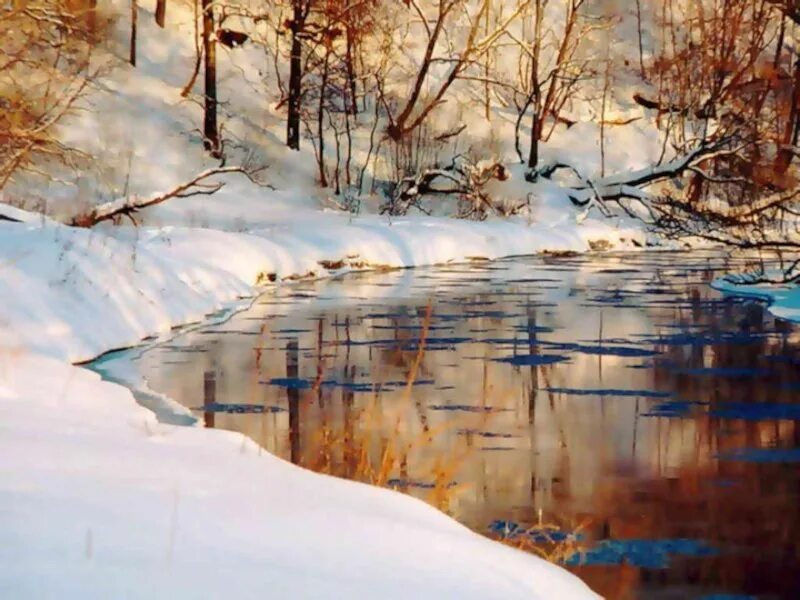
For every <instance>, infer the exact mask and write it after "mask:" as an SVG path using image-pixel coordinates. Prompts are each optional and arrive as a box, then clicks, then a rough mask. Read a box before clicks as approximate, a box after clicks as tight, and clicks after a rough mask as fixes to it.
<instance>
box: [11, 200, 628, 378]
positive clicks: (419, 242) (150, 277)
mask: <svg viewBox="0 0 800 600" xmlns="http://www.w3.org/2000/svg"><path fill="white" fill-rule="evenodd" d="M569 214H570V215H571V213H569ZM641 237H642V234H641V233H640V232H639V231H637V230H636V229H635V228H631V229H627V228H624V227H621V228H617V227H613V226H612V225H610V224H608V223H605V222H600V221H594V220H592V219H587V220H585V221H583V223H581V224H578V223H577V222H576V220H575V218H574V216H571V217H562V218H561V219H555V218H554V219H551V220H550V222H547V223H545V222H538V223H534V224H532V225H528V224H527V223H525V222H524V221H505V220H497V221H491V222H488V223H471V222H465V221H456V220H453V219H447V218H433V217H406V218H400V219H393V220H391V221H388V220H387V219H386V218H385V217H376V216H367V217H361V218H357V219H350V218H348V217H347V216H345V215H341V214H331V213H320V212H307V213H301V215H300V216H295V217H291V216H286V217H285V218H283V219H279V218H276V219H274V220H273V221H272V222H270V223H267V222H263V223H261V226H260V228H259V229H257V230H254V231H251V232H248V233H237V232H226V231H217V230H210V229H196V228H186V227H171V226H170V227H163V228H158V229H154V228H145V229H135V228H122V227H120V228H114V227H109V228H106V229H103V230H102V231H99V230H85V229H76V228H72V227H66V226H63V225H58V224H56V223H55V222H53V221H40V222H38V223H33V224H31V223H11V222H4V221H0V273H2V277H0V298H2V299H3V306H2V309H0V346H2V345H6V346H15V347H20V348H25V349H28V350H33V351H36V352H38V353H41V354H45V355H49V356H54V357H58V358H62V359H65V360H68V361H70V362H81V361H85V360H89V359H91V358H94V357H96V356H97V355H99V354H101V353H103V352H106V351H108V350H110V349H114V348H119V347H124V346H130V345H133V344H135V343H137V342H138V341H139V340H141V339H142V338H144V337H147V336H150V335H155V334H160V333H163V332H165V331H168V330H169V329H170V328H171V327H173V326H175V325H180V324H184V323H189V322H196V321H199V320H201V319H202V318H203V317H204V316H205V315H207V314H209V313H212V312H215V311H218V310H220V309H222V308H224V307H226V306H229V305H230V303H232V302H236V301H238V300H241V299H242V298H247V297H251V296H252V295H254V294H255V293H256V291H257V289H256V285H257V284H263V283H269V282H270V281H273V280H276V281H279V280H281V279H286V278H291V277H297V276H313V277H322V276H326V275H328V274H332V273H338V272H341V271H342V270H346V269H361V268H369V267H412V266H417V265H429V264H438V263H447V262H452V261H464V260H468V259H470V258H476V257H480V258H488V259H493V258H498V257H502V256H509V255H520V254H532V253H535V252H540V251H543V250H556V251H565V250H570V251H586V250H588V249H589V247H590V245H592V244H595V243H597V242H598V241H599V240H604V241H605V242H604V243H606V244H607V245H608V246H609V247H614V246H619V245H623V246H624V245H625V244H629V243H630V241H631V240H634V239H639V240H640V241H639V243H641Z"/></svg>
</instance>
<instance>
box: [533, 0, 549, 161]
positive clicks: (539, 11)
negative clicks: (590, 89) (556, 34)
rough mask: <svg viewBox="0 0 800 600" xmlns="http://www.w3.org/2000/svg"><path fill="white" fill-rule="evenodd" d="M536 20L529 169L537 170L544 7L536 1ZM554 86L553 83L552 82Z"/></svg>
mask: <svg viewBox="0 0 800 600" xmlns="http://www.w3.org/2000/svg"><path fill="white" fill-rule="evenodd" d="M535 8H536V12H535V15H534V18H535V19H536V25H535V27H534V33H533V52H532V56H531V94H532V96H533V119H532V121H531V147H530V151H529V152H528V168H529V169H536V167H537V165H538V164H539V139H540V138H541V137H542V114H541V110H542V87H541V85H540V83H539V56H540V53H541V50H542V15H543V12H544V11H543V6H542V2H541V1H540V0H536V7H535ZM550 85H551V86H552V85H553V83H552V82H551V83H550Z"/></svg>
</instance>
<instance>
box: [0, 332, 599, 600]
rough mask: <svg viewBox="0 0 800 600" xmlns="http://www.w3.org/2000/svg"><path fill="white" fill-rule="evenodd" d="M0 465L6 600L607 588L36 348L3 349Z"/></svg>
mask: <svg viewBox="0 0 800 600" xmlns="http://www.w3.org/2000/svg"><path fill="white" fill-rule="evenodd" d="M97 325H100V324H99V323H98V324H97ZM0 473H1V474H2V477H0V515H2V519H0V565H2V566H0V595H2V596H3V597H4V598H50V597H62V598H65V597H70V598H71V597H74V598H122V597H124V598H156V597H160V598H177V597H185V598H221V597H233V598H264V597H268V598H331V597H363V598H367V597H382V598H409V597H411V598H422V597H430V598H504V599H509V598H526V599H531V598H558V599H570V598H593V597H596V596H595V594H593V593H592V592H591V591H589V589H588V588H587V587H586V586H585V585H584V584H583V583H582V582H581V581H580V580H579V579H577V578H576V577H574V576H572V575H570V574H569V573H567V572H566V571H564V570H563V569H561V568H560V567H557V566H555V565H552V564H549V563H547V562H545V561H543V560H541V559H538V558H535V557H533V556H531V555H528V554H525V553H523V552H520V551H516V550H513V549H511V548H508V547H505V546H503V545H501V544H499V543H496V542H492V541H490V540H487V539H485V538H483V537H481V536H479V535H477V534H475V533H472V532H471V531H469V530H467V529H466V528H465V527H463V526H461V525H459V524H457V523H456V522H455V521H453V520H451V519H449V518H448V517H446V516H444V515H443V514H441V513H439V512H438V511H436V510H435V509H433V508H431V507H429V506H428V505H426V504H424V503H422V502H420V501H417V500H414V499H412V498H410V497H406V496H402V495H400V494H398V493H394V492H391V491H388V490H384V489H380V488H374V487H370V486H365V485H361V484H358V483H354V482H349V481H344V480H339V479H333V478H329V477H326V476H322V475H317V474H313V473H311V472H309V471H305V470H303V469H300V468H298V467H295V466H293V465H291V464H289V463H286V462H284V461H282V460H280V459H278V458H276V457H274V456H272V455H270V454H268V453H266V452H263V451H261V450H260V448H259V447H257V446H256V445H255V444H253V443H252V442H250V441H248V440H247V438H245V437H243V436H241V435H238V434H232V433H228V432H224V431H219V430H211V429H202V428H195V427H177V426H169V425H163V424H160V423H158V422H157V421H156V419H155V416H154V415H153V414H152V413H151V412H150V411H148V410H146V409H144V408H142V407H141V406H139V405H137V404H136V402H135V401H134V399H133V397H132V396H131V394H130V392H129V391H128V390H126V389H125V388H123V387H120V386H118V385H116V384H113V383H108V382H103V381H101V380H100V378H99V376H97V375H96V374H95V373H92V372H90V371H88V370H85V369H82V368H79V367H75V366H72V365H69V364H68V363H65V362H63V361H60V360H57V359H52V358H45V357H42V356H39V355H36V354H34V353H32V352H28V351H25V350H18V351H12V350H9V349H3V350H2V352H0Z"/></svg>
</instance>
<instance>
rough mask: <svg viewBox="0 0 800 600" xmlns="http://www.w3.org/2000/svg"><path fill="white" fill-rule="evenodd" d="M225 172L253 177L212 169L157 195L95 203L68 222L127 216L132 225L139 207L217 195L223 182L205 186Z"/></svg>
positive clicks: (245, 171)
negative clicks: (176, 199)
mask: <svg viewBox="0 0 800 600" xmlns="http://www.w3.org/2000/svg"><path fill="white" fill-rule="evenodd" d="M225 173H241V174H243V175H245V176H247V177H248V178H249V179H251V180H252V179H253V175H254V171H252V170H250V169H247V168H245V167H213V168H211V169H206V170H205V171H202V172H201V173H198V174H197V175H196V176H195V177H193V178H192V179H190V180H189V181H185V182H183V183H181V184H180V185H178V186H176V187H174V188H173V189H171V190H169V191H167V192H157V193H155V194H151V195H150V196H146V197H144V198H140V197H138V196H129V197H125V198H117V199H116V200H112V201H110V202H105V203H103V204H99V205H97V206H95V207H94V208H92V209H91V210H90V211H89V212H86V213H83V214H80V215H78V216H76V217H74V218H73V219H72V220H71V221H70V225H74V226H76V227H92V226H94V225H97V224H98V223H102V222H103V221H109V220H112V219H117V218H119V217H123V216H125V217H128V218H129V219H131V221H133V222H134V223H135V219H134V218H133V215H134V213H136V212H138V211H139V210H141V209H143V208H147V207H149V206H154V205H156V204H161V203H162V202H165V201H166V200H169V199H171V198H187V197H189V196H202V195H205V196H208V195H211V194H213V193H215V192H218V191H219V190H220V189H222V187H223V186H224V185H225V184H224V183H223V182H221V181H215V182H213V183H207V182H206V181H207V180H208V179H210V178H212V177H214V176H216V175H222V174H225Z"/></svg>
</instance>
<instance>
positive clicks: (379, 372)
mask: <svg viewBox="0 0 800 600" xmlns="http://www.w3.org/2000/svg"><path fill="white" fill-rule="evenodd" d="M740 266H741V265H739V264H736V263H732V262H730V261H729V259H726V258H724V257H722V256H716V255H711V254H698V253H694V254H685V253H683V254H677V253H649V254H639V255H627V256H614V255H607V256H594V257H571V258H550V259H547V258H520V259H513V260H506V261H501V262H497V263H476V264H470V265H458V266H455V265H454V266H447V267H435V268H428V269H417V270H413V271H397V272H391V273H382V274H377V273H375V274H361V275H348V276H344V277H342V278H339V279H334V280H328V281H320V282H313V283H300V284H295V285H291V286H283V287H281V288H279V289H278V290H277V291H270V292H268V293H267V294H265V295H264V296H262V297H261V298H259V299H258V300H257V301H256V302H255V303H254V304H253V306H252V307H251V308H250V309H249V310H247V311H244V312H242V313H239V314H237V315H235V316H234V317H233V318H231V319H230V320H228V321H227V322H225V323H223V324H218V325H214V326H209V327H205V328H200V329H196V330H194V331H192V332H189V333H186V334H182V335H180V336H178V337H177V338H175V339H173V340H171V341H169V342H168V343H164V344H162V345H156V346H155V347H153V348H152V349H150V350H148V351H147V352H145V353H144V354H143V355H142V356H141V357H140V358H139V359H138V360H137V361H136V366H137V368H138V370H139V371H140V372H141V373H142V374H143V375H144V376H145V377H146V378H147V381H148V383H149V386H150V387H151V388H152V389H153V390H156V391H158V392H161V393H164V394H167V395H168V396H170V397H171V398H173V399H175V400H177V401H178V402H180V403H182V404H183V405H185V406H186V407H189V408H190V409H191V410H192V411H193V412H194V414H195V415H196V416H197V418H198V419H201V420H202V421H204V423H205V424H206V426H208V427H218V428H223V429H229V430H234V431H240V432H242V433H244V434H246V435H248V436H250V437H251V438H252V439H254V440H255V441H256V442H258V443H259V444H260V445H261V446H263V447H264V448H265V449H266V450H268V451H270V452H273V453H275V454H277V455H280V456H282V457H284V458H286V459H288V460H292V461H293V462H296V463H299V464H302V465H304V466H307V467H309V468H313V469H315V470H318V471H323V472H327V473H333V474H335V475H338V476H342V477H350V478H358V479H362V480H369V481H375V482H378V483H382V484H384V485H390V486H393V487H397V488H398V489H401V490H403V491H405V492H407V493H410V494H413V495H416V496H418V497H420V498H423V499H425V500H426V501H429V502H431V503H433V504H435V505H437V506H439V507H440V508H441V509H442V510H445V511H446V512H448V513H449V514H451V515H452V516H454V517H455V518H456V519H458V520H460V521H461V522H463V523H465V524H467V525H468V526H469V527H472V528H473V529H475V530H476V531H479V532H481V533H485V534H487V535H492V536H494V537H504V538H506V539H507V541H508V543H512V544H515V545H519V546H521V547H525V548H527V549H530V550H532V551H536V550H537V548H538V549H539V550H540V551H545V552H547V553H550V554H551V556H553V557H554V558H559V559H561V560H563V561H564V562H565V564H566V565H567V566H568V568H570V569H572V570H574V571H575V572H577V573H578V574H579V575H580V576H581V577H583V578H584V579H585V580H586V581H587V582H589V583H590V585H592V586H593V587H594V588H595V589H596V590H597V591H598V592H600V593H602V594H604V595H606V596H607V597H609V598H740V597H741V598H746V597H757V598H798V597H800V544H798V538H799V536H800V426H798V421H800V336H799V335H798V329H796V328H795V327H793V326H791V325H789V324H787V323H785V322H780V321H776V320H775V319H773V318H772V317H770V316H769V314H768V313H767V312H766V311H765V309H764V306H763V305H761V304H759V303H757V302H754V301H748V300H741V299H725V298H723V297H721V296H720V295H719V294H718V293H717V292H715V291H713V290H712V289H711V288H710V287H709V286H708V282H709V281H710V280H711V279H712V278H713V277H715V276H718V275H720V274H722V273H724V272H726V271H730V270H735V269H737V268H739V267H740Z"/></svg>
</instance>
